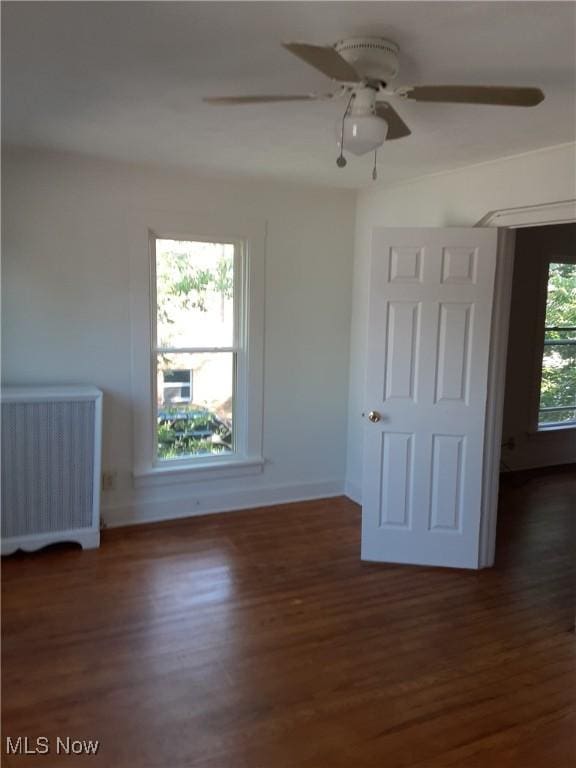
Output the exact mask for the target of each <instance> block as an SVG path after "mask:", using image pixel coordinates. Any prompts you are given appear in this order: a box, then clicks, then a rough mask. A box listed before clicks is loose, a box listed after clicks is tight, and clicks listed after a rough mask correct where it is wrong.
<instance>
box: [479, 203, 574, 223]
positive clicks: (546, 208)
mask: <svg viewBox="0 0 576 768" xmlns="http://www.w3.org/2000/svg"><path fill="white" fill-rule="evenodd" d="M573 221H576V200H559V201H558V202H555V203H542V204H541V205H523V206H520V207H518V208H502V209H501V210H499V211H489V212H488V213H487V214H486V215H485V216H483V217H482V218H481V219H480V221H479V222H478V223H477V224H476V226H477V227H510V228H512V229H517V228H518V227H542V226H545V225H548V224H569V223H570V222H573Z"/></svg>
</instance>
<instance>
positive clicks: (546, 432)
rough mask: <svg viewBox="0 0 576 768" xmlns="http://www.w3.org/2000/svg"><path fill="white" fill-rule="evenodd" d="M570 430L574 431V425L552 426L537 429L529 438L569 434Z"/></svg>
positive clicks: (575, 426) (575, 425)
mask: <svg viewBox="0 0 576 768" xmlns="http://www.w3.org/2000/svg"><path fill="white" fill-rule="evenodd" d="M571 429H576V424H552V425H550V426H549V427H539V428H538V429H537V430H535V431H534V432H531V433H530V437H539V436H542V435H550V434H556V433H557V432H569V431H570V430H571Z"/></svg>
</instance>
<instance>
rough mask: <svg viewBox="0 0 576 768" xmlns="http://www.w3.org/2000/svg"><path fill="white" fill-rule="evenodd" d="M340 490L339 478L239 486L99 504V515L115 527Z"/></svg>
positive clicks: (325, 495)
mask: <svg viewBox="0 0 576 768" xmlns="http://www.w3.org/2000/svg"><path fill="white" fill-rule="evenodd" d="M343 493H344V489H343V487H342V484H341V483H340V482H338V481H335V480H327V481H324V482H319V483H303V484H298V485H277V486H269V487H263V488H250V489H248V490H246V489H241V490H238V491H228V492H225V493H211V494H205V495H203V496H201V495H198V494H195V495H194V496H188V497H187V496H183V497H180V498H170V499H161V500H159V499H153V500H151V499H145V500H140V499H138V500H135V501H132V502H129V503H126V504H121V505H114V506H111V505H110V506H103V507H102V510H101V516H102V522H103V523H104V525H105V526H106V527H108V528H116V527H120V526H125V525H138V524H140V523H153V522H158V521H161V520H176V519H179V518H182V517H196V516H198V515H209V514H216V513H218V512H233V511H236V510H241V509H251V508H252V507H267V506H270V505H274V504H285V503H289V502H294V501H309V500H312V499H323V498H330V497H334V496H342V495H343Z"/></svg>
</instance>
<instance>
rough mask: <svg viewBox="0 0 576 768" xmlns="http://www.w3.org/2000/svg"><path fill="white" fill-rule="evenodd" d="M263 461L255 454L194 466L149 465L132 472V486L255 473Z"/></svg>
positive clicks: (194, 480)
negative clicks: (249, 456) (147, 467)
mask: <svg viewBox="0 0 576 768" xmlns="http://www.w3.org/2000/svg"><path fill="white" fill-rule="evenodd" d="M264 463H265V459H264V458H263V457H261V456H257V457H253V458H241V459H228V460H225V461H206V462H201V463H198V464H197V465H195V466H191V465H190V464H184V465H182V464H179V465H176V466H159V467H150V468H149V469H144V470H139V471H136V472H134V488H154V487H156V486H159V485H173V484H174V483H194V482H197V481H202V480H220V479H221V478H226V477H244V476H246V475H257V474H259V473H260V472H262V470H263V468H264Z"/></svg>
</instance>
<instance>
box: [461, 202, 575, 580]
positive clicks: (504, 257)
mask: <svg viewBox="0 0 576 768" xmlns="http://www.w3.org/2000/svg"><path fill="white" fill-rule="evenodd" d="M573 222H576V200H561V201H559V202H556V203H542V204H541V205H529V206H522V207H519V208H504V209H502V210H499V211H490V212H489V213H487V214H486V216H484V217H482V218H481V219H480V221H479V222H478V223H477V224H476V226H477V227H500V228H501V231H500V233H499V238H498V246H499V248H498V264H497V267H496V281H495V288H494V304H493V315H492V333H491V340H490V362H489V371H488V400H487V403H486V431H485V443H484V472H483V481H482V520H481V528H480V553H479V554H480V557H479V564H480V568H490V567H491V566H492V565H494V555H495V551H496V523H497V519H498V486H499V482H500V453H501V443H502V419H503V411H504V393H505V388H506V357H507V353H508V326H509V321H510V302H511V298H512V276H513V269H514V246H515V232H514V231H513V230H514V229H518V228H520V227H536V226H547V225H551V224H569V223H573Z"/></svg>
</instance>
